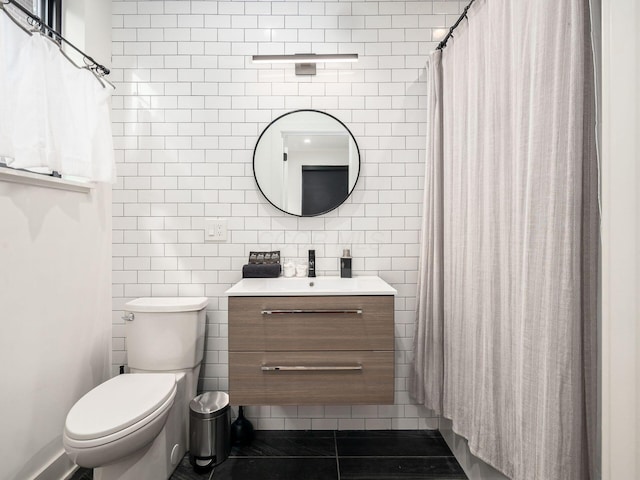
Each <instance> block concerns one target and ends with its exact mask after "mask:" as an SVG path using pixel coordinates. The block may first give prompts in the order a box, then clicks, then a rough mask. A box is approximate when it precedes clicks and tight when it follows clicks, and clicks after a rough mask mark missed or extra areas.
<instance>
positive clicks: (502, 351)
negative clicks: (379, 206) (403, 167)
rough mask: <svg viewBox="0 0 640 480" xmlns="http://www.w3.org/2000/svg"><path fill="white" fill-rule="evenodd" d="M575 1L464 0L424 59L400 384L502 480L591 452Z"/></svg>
mask: <svg viewBox="0 0 640 480" xmlns="http://www.w3.org/2000/svg"><path fill="white" fill-rule="evenodd" d="M589 32H590V28H589V10H588V0H563V1H562V2H558V1H556V0H536V1H535V2H512V1H510V0H477V1H476V2H475V3H474V4H473V6H472V7H471V9H470V10H469V14H468V19H467V20H464V21H463V22H462V23H461V24H460V26H459V27H458V29H456V31H455V33H454V37H453V38H452V39H451V40H450V41H449V43H448V45H447V47H446V48H445V49H444V50H443V51H442V52H435V53H434V54H433V55H432V56H431V59H430V62H429V66H428V68H429V78H430V85H429V90H430V101H429V108H430V110H429V119H428V132H429V133H428V146H427V164H426V172H425V203H424V209H423V221H424V228H423V232H422V256H421V265H420V275H419V285H418V302H417V305H418V307H417V317H416V334H415V339H414V360H413V367H414V368H413V376H412V379H411V380H412V381H411V387H410V388H411V393H412V395H413V396H414V397H415V398H416V400H417V401H418V402H420V403H421V404H423V405H425V406H426V407H428V408H430V409H432V410H434V411H435V412H437V413H439V414H442V415H444V416H445V417H447V418H450V419H451V420H452V421H453V428H454V430H455V431H456V432H457V433H458V434H460V435H462V436H464V437H466V438H467V439H468V440H469V447H470V449H471V451H472V452H473V453H474V454H475V455H477V456H478V457H480V458H482V459H483V460H485V461H486V462H488V463H489V464H491V465H493V466H494V467H496V468H497V469H499V470H500V471H502V472H504V473H505V474H506V475H507V476H509V477H510V478H513V479H531V480H554V479H557V480H571V479H574V480H586V479H589V478H590V475H591V472H593V471H594V465H595V463H596V457H595V452H596V449H595V445H594V439H595V432H596V429H595V425H596V424H595V421H596V406H595V401H596V399H595V388H596V378H595V375H596V373H595V365H596V353H597V352H596V341H595V338H596V337H595V335H596V318H597V303H596V302H597V272H598V271H597V256H598V251H597V249H598V209H597V159H596V153H595V135H594V133H595V115H594V108H595V100H594V90H593V71H592V56H591V45H590V36H589Z"/></svg>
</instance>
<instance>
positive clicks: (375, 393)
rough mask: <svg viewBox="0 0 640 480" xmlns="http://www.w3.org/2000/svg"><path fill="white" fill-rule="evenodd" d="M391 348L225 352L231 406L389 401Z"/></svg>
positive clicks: (392, 362) (390, 401) (390, 402)
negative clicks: (374, 349)
mask: <svg viewBox="0 0 640 480" xmlns="http://www.w3.org/2000/svg"><path fill="white" fill-rule="evenodd" d="M393 394H394V360H393V352H390V351H385V352H371V351H355V352H354V351H346V352H331V353H328V352H229V395H230V399H231V403H233V404H235V405H341V404H345V405H356V404H369V405H385V404H393Z"/></svg>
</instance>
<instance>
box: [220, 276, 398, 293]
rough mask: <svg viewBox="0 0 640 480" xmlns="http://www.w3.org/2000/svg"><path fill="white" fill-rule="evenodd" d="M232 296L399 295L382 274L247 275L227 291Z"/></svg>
mask: <svg viewBox="0 0 640 480" xmlns="http://www.w3.org/2000/svg"><path fill="white" fill-rule="evenodd" d="M225 293H226V294H227V295H228V296H230V297H255V296H283V297H285V296H286V297H289V296H308V295H395V294H396V293H397V291H396V289H395V288H393V287H392V286H391V285H389V284H388V283H387V282H385V281H384V280H382V279H381V278H380V277H378V276H375V275H372V276H361V277H353V278H340V277H314V278H308V277H293V278H284V277H278V278H243V279H242V280H240V281H239V282H238V283H236V284H235V285H234V286H233V287H231V288H230V289H228V290H227V291H226V292H225Z"/></svg>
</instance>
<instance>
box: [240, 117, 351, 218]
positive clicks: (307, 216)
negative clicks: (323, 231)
mask: <svg viewBox="0 0 640 480" xmlns="http://www.w3.org/2000/svg"><path fill="white" fill-rule="evenodd" d="M300 112H315V113H320V114H322V115H326V116H327V117H330V118H332V119H334V120H335V121H336V122H338V123H339V124H340V125H342V126H343V127H344V129H345V130H346V131H347V132H348V133H349V136H350V137H351V140H353V143H354V145H355V146H356V151H357V152H358V175H357V176H356V180H355V182H353V187H352V188H351V189H350V190H349V193H348V194H347V196H346V197H345V198H344V200H343V201H342V202H341V203H340V204H338V205H336V206H335V207H333V208H331V209H329V210H326V211H324V212H319V213H316V214H313V215H302V214H300V215H298V214H297V213H291V212H287V211H286V210H283V209H282V208H280V207H279V206H277V205H276V204H275V203H273V202H272V201H271V200H270V199H269V197H267V196H266V195H265V193H264V192H263V191H262V187H260V182H258V177H257V176H256V151H257V150H258V145H259V144H260V140H261V139H262V136H263V135H264V134H265V133H266V132H267V130H269V128H270V127H271V125H273V124H274V123H276V122H277V121H278V120H280V119H281V118H283V117H286V116H287V115H291V114H293V113H300ZM252 167H253V179H254V180H255V181H256V185H257V186H258V190H260V193H261V194H262V196H263V197H264V198H265V199H266V200H267V201H268V202H269V203H270V204H271V205H273V206H274V207H275V208H277V209H278V210H280V211H281V212H283V213H286V214H287V215H292V216H294V217H301V218H310V217H317V216H319V215H324V214H325V213H329V212H332V211H333V210H335V209H336V208H338V207H340V205H342V204H343V203H344V202H346V201H347V199H348V198H349V197H350V196H351V194H352V193H353V191H354V190H355V189H356V185H357V184H358V180H359V179H360V171H361V170H362V157H361V156H360V147H359V146H358V142H357V141H356V137H354V136H353V133H351V130H349V128H348V127H347V126H346V125H345V124H344V123H343V122H342V121H341V120H340V119H338V118H336V117H334V116H333V115H331V114H330V113H327V112H323V111H322V110H314V109H309V108H307V109H300V110H292V111H291V112H287V113H283V114H282V115H280V116H279V117H277V118H275V119H274V120H272V121H271V122H270V123H269V125H267V126H266V127H265V128H264V130H262V132H261V133H260V136H259V137H258V140H257V141H256V146H255V147H253V163H252Z"/></svg>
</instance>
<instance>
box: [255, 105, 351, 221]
mask: <svg viewBox="0 0 640 480" xmlns="http://www.w3.org/2000/svg"><path fill="white" fill-rule="evenodd" d="M253 173H254V176H255V179H256V182H257V184H258V188H259V189H260V191H261V192H262V193H263V195H264V196H265V197H266V199H267V200H269V202H271V203H272V204H273V205H274V206H275V207H277V208H279V209H280V210H282V211H283V212H286V213H290V214H292V215H298V216H302V217H307V216H315V215H321V214H323V213H327V212H330V211H331V210H333V209H335V208H337V207H338V206H340V205H341V204H342V203H343V202H344V201H345V200H346V199H347V198H348V197H349V195H350V194H351V192H352V191H353V189H354V187H355V184H356V182H357V180H358V176H359V174H360V152H359V150H358V145H357V144H356V141H355V139H354V137H353V135H352V134H351V132H350V131H349V129H348V128H347V127H346V126H345V125H344V124H343V123H342V122H341V121H340V120H338V119H337V118H335V117H333V116H332V115H329V114H328V113H324V112H320V111H316V110H296V111H294V112H289V113H286V114H284V115H282V116H281V117H278V118H277V119H275V120H274V121H273V122H271V123H270V124H269V126H268V127H267V128H265V130H264V131H263V132H262V134H261V135H260V138H258V142H257V143H256V148H255V150H254V153H253Z"/></svg>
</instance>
